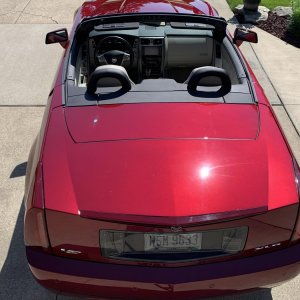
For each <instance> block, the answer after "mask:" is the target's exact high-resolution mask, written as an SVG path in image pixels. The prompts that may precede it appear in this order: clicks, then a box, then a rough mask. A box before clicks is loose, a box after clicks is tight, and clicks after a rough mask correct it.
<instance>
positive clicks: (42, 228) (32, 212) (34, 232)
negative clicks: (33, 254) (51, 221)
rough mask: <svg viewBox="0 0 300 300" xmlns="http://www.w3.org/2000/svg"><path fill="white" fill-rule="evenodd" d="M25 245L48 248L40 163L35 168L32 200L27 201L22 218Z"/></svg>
mask: <svg viewBox="0 0 300 300" xmlns="http://www.w3.org/2000/svg"><path fill="white" fill-rule="evenodd" d="M24 242H25V245H26V246H32V247H42V248H45V249H48V248H49V241H48V236H47V228H46V220H45V211H44V183H43V169H42V164H41V163H39V164H38V166H37V169H36V174H35V182H34V189H33V193H32V200H31V201H30V202H27V207H26V213H25V220H24Z"/></svg>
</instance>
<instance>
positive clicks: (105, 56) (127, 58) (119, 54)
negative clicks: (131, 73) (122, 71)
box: [95, 35, 134, 68]
mask: <svg viewBox="0 0 300 300" xmlns="http://www.w3.org/2000/svg"><path fill="white" fill-rule="evenodd" d="M109 41H110V43H111V46H110V47H112V48H114V47H116V48H119V49H120V48H121V49H122V50H123V51H122V50H119V49H111V50H108V51H106V52H103V53H101V52H102V51H103V50H102V49H105V46H104V44H105V43H107V44H108V42H109ZM115 42H117V43H118V44H119V45H118V46H116V43H115ZM95 58H96V59H95V60H96V61H98V65H99V66H102V65H119V66H122V67H124V68H129V67H131V66H132V64H133V58H134V53H133V49H132V46H131V45H130V44H129V43H128V41H126V40H125V39H124V38H122V37H120V36H111V35H110V36H107V37H105V38H103V39H102V40H101V41H100V42H99V43H98V44H97V46H96V49H95Z"/></svg>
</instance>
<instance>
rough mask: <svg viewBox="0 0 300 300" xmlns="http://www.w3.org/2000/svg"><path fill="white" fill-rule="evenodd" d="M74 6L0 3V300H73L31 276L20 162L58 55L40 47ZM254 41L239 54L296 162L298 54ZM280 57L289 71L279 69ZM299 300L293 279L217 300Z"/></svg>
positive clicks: (299, 146) (221, 5)
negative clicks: (266, 99)
mask: <svg viewBox="0 0 300 300" xmlns="http://www.w3.org/2000/svg"><path fill="white" fill-rule="evenodd" d="M82 2H83V1H81V0H64V1H62V0H0V41H1V43H0V53H1V63H0V74H1V81H0V216H1V218H0V300H2V299H8V300H9V299H42V300H43V299H62V300H67V299H74V298H68V297H64V296H56V295H55V294H53V293H51V292H48V291H46V290H44V289H43V288H41V287H40V286H39V285H38V284H37V283H36V282H35V281H34V280H33V278H32V277H31V274H30V272H29V269H28V267H27V263H26V258H25V252H24V246H23V209H22V198H23V189H24V174H25V169H26V161H27V155H28V152H29V149H30V146H31V143H32V141H33V139H34V137H35V135H36V134H37V132H38V130H39V127H40V122H41V118H42V115H43V110H44V108H43V106H44V105H45V103H46V100H47V96H48V93H49V92H50V86H51V84H52V80H53V77H54V73H55V71H56V69H57V65H58V62H59V60H60V56H61V54H62V48H61V47H60V46H59V45H49V46H45V45H44V39H45V34H46V33H47V32H48V31H51V30H54V29H57V28H62V27H67V28H70V27H71V23H72V19H73V14H74V11H75V9H76V8H77V7H78V6H79V5H80V4H81V3H82ZM209 2H211V3H213V4H214V5H215V6H216V7H217V9H218V11H219V12H220V14H222V15H223V16H224V17H225V18H226V19H227V20H229V19H231V18H232V14H231V13H230V11H229V10H228V6H227V4H226V2H225V0H211V1H209ZM233 27H234V26H233V25H231V28H233ZM255 30H258V29H255ZM258 34H259V40H260V41H259V44H258V45H247V44H244V45H243V46H242V49H243V51H244V53H245V56H246V58H247V59H248V61H249V63H250V65H251V66H252V68H253V70H254V72H255V74H256V76H257V78H258V79H259V81H260V82H261V83H262V85H263V88H264V90H265V92H266V94H267V96H268V97H269V99H271V102H272V104H273V105H274V110H275V112H276V115H277V116H278V118H279V120H280V123H281V126H282V127H283V130H284V132H285V134H286V136H287V138H288V140H289V143H290V144H291V146H292V149H293V151H294V153H295V155H296V157H297V159H298V162H300V138H299V132H300V84H299V81H298V84H297V82H295V78H296V76H297V78H300V65H299V62H300V50H299V49H296V48H294V47H292V46H289V45H285V44H284V43H283V42H281V41H279V40H277V39H276V38H274V37H272V36H270V35H269V34H267V33H265V32H263V31H261V30H258ZM270 45H274V47H272V51H271V50H270V49H269V47H270ZM282 49H284V51H283V50H282ZM270 51H271V52H272V55H270V53H271V52H270ZM282 56H284V57H285V58H286V60H288V61H289V62H290V64H285V63H282ZM276 62H278V64H277V65H276ZM291 66H294V67H293V68H292V67H291ZM296 66H299V67H298V68H296ZM299 295H300V276H298V277H297V278H296V279H294V280H292V281H290V282H287V283H285V284H284V285H282V286H280V287H277V288H274V289H273V290H272V291H271V290H263V291H261V292H255V293H250V294H245V295H241V296H235V297H221V298H218V299H217V300H229V299H234V300H246V299H247V300H248V299H249V300H254V299H257V300H269V299H274V300H298V299H299Z"/></svg>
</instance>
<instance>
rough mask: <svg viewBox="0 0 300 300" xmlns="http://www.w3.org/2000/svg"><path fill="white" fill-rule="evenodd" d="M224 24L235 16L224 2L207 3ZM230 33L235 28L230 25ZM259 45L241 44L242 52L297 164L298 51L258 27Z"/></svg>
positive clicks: (299, 133) (299, 143)
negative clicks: (273, 112) (212, 7)
mask: <svg viewBox="0 0 300 300" xmlns="http://www.w3.org/2000/svg"><path fill="white" fill-rule="evenodd" d="M209 3H210V4H211V5H212V6H214V7H215V8H216V9H217V11H218V12H219V14H220V16H222V17H224V18H225V19H226V20H227V21H228V20H230V22H231V23H232V18H233V17H234V15H233V13H232V11H231V9H230V7H229V6H228V4H227V2H226V0H221V1H220V0H209ZM228 27H229V30H230V31H231V32H232V31H233V30H234V29H235V27H236V26H235V25H232V24H229V26H228ZM251 30H254V31H256V32H257V34H258V43H257V44H249V43H243V44H242V46H241V50H242V52H243V54H244V55H245V57H246V59H247V61H248V63H249V64H250V66H251V68H252V69H253V72H254V73H255V75H256V77H257V79H258V81H259V83H260V84H261V85H262V87H263V89H264V91H265V94H266V96H267V97H268V99H269V101H270V102H271V104H272V105H273V109H274V111H275V113H276V116H277V118H278V120H279V122H280V124H281V126H282V129H283V130H284V133H285V135H286V137H287V139H288V141H289V143H290V145H291V147H292V150H293V152H294V154H295V156H296V158H297V160H298V162H300V49H298V48H296V47H294V46H291V45H289V44H286V43H285V42H283V41H282V40H280V39H278V38H276V37H274V36H273V35H271V34H269V33H267V32H266V31H263V30H261V29H259V28H257V27H253V28H251Z"/></svg>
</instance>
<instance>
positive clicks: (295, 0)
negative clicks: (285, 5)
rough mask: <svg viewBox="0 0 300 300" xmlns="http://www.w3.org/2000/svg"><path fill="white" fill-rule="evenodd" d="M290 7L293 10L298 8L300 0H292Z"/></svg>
mask: <svg viewBox="0 0 300 300" xmlns="http://www.w3.org/2000/svg"><path fill="white" fill-rule="evenodd" d="M292 8H293V11H296V10H297V9H300V0H292Z"/></svg>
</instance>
